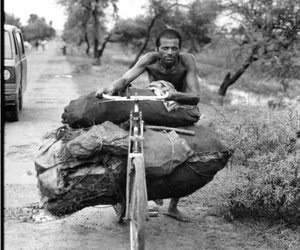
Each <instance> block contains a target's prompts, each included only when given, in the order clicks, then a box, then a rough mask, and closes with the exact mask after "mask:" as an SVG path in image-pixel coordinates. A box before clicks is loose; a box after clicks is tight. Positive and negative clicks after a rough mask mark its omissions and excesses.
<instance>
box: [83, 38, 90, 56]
mask: <svg viewBox="0 0 300 250" xmlns="http://www.w3.org/2000/svg"><path fill="white" fill-rule="evenodd" d="M84 40H85V42H86V50H85V53H86V54H87V55H88V54H89V53H90V42H89V39H88V35H87V33H85V35H84Z"/></svg>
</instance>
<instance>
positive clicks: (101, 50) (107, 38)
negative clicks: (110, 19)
mask: <svg viewBox="0 0 300 250" xmlns="http://www.w3.org/2000/svg"><path fill="white" fill-rule="evenodd" d="M111 36H112V33H110V34H109V35H108V36H107V37H106V38H105V39H104V42H103V43H102V46H101V48H100V49H99V50H98V52H97V56H98V58H99V60H100V61H101V57H102V55H103V52H104V49H105V47H106V44H107V43H108V42H109V39H110V37H111Z"/></svg>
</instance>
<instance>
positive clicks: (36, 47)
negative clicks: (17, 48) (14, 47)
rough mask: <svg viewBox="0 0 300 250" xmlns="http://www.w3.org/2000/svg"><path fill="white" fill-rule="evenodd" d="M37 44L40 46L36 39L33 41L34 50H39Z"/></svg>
mask: <svg viewBox="0 0 300 250" xmlns="http://www.w3.org/2000/svg"><path fill="white" fill-rule="evenodd" d="M39 46H40V42H39V41H38V40H36V41H35V43H34V47H35V49H36V51H38V50H39Z"/></svg>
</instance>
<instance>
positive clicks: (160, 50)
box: [96, 29, 199, 221]
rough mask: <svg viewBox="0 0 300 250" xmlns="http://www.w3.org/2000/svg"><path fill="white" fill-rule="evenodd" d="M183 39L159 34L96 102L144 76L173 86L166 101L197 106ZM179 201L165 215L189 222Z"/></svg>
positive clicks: (195, 82) (192, 72)
mask: <svg viewBox="0 0 300 250" xmlns="http://www.w3.org/2000/svg"><path fill="white" fill-rule="evenodd" d="M181 42H182V38H181V35H180V34H179V32H178V31H176V30H174V29H165V30H162V31H161V32H160V33H159V34H158V36H157V38H156V49H155V51H154V52H149V53H147V54H145V55H143V56H142V57H141V58H140V59H139V60H138V62H137V63H136V64H135V65H134V66H133V67H132V68H131V69H129V70H128V71H127V72H126V73H125V74H124V75H123V76H122V77H121V78H120V79H118V80H116V81H114V82H113V83H112V84H111V85H110V86H109V87H100V88H99V89H98V91H97V92H96V96H97V97H98V98H102V94H103V93H108V94H115V93H118V91H122V90H124V89H125V88H126V87H127V86H128V85H129V84H130V83H131V82H132V81H133V80H135V79H136V78H137V77H138V76H140V75H141V74H142V73H144V72H147V73H148V78H149V81H150V82H152V81H159V80H164V81H167V82H170V83H172V84H173V85H174V87H175V89H176V90H177V92H173V93H171V94H169V96H168V97H167V100H169V101H171V100H173V101H177V102H180V103H186V104H193V105H196V104H198V102H199V81H198V77H197V73H196V61H195V58H194V56H193V55H192V54H190V53H183V52H181V51H180V49H181ZM178 202H179V199H178V198H176V199H171V201H170V205H169V208H168V212H167V213H166V215H169V216H170V217H173V218H175V219H178V220H181V221H188V220H189V219H188V218H187V217H186V216H185V215H184V214H182V213H181V212H180V211H179V210H178V209H177V204H178Z"/></svg>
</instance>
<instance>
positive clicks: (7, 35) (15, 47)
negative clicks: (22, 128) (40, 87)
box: [3, 24, 27, 121]
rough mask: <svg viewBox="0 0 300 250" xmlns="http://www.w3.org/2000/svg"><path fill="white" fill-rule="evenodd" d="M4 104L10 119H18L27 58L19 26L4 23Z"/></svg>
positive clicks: (23, 90)
mask: <svg viewBox="0 0 300 250" xmlns="http://www.w3.org/2000/svg"><path fill="white" fill-rule="evenodd" d="M3 77H4V84H5V85H4V92H5V96H4V101H5V102H4V104H5V110H8V111H9V113H10V120H11V121H18V120H19V111H20V110H21V109H22V106H23V94H24V92H25V90H26V87H27V58H26V54H25V47H24V39H23V35H22V32H21V30H20V29H19V28H17V27H15V26H13V25H7V24H5V25H4V72H3Z"/></svg>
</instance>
